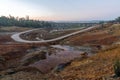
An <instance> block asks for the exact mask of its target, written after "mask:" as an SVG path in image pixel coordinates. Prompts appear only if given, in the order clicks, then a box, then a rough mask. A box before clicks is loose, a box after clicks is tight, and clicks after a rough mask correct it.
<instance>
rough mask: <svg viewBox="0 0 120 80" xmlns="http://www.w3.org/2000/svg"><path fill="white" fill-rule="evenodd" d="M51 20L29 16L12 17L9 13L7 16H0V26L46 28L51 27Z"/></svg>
mask: <svg viewBox="0 0 120 80" xmlns="http://www.w3.org/2000/svg"><path fill="white" fill-rule="evenodd" d="M51 23H52V22H47V21H40V20H32V19H29V16H26V18H24V17H22V18H19V17H14V16H11V15H9V17H6V16H1V17H0V26H19V27H34V28H46V27H51Z"/></svg>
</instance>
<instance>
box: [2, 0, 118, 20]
mask: <svg viewBox="0 0 120 80" xmlns="http://www.w3.org/2000/svg"><path fill="white" fill-rule="evenodd" d="M9 14H11V15H12V16H20V17H25V16H26V15H29V16H30V18H34V19H40V20H64V21H66V20H68V21H70V20H72V21H77V20H79V21H80V20H108V19H114V18H116V17H118V16H120V0H0V16H2V15H5V16H8V15H9Z"/></svg>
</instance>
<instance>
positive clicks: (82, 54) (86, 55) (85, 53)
mask: <svg viewBox="0 0 120 80" xmlns="http://www.w3.org/2000/svg"><path fill="white" fill-rule="evenodd" d="M80 55H81V58H86V57H88V53H87V52H84V53H81V54H80Z"/></svg>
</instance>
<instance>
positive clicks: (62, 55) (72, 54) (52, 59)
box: [29, 45, 92, 73]
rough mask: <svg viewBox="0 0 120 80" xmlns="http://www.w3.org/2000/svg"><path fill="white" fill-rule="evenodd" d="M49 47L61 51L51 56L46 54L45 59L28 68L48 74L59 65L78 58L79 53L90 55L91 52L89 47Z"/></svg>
mask: <svg viewBox="0 0 120 80" xmlns="http://www.w3.org/2000/svg"><path fill="white" fill-rule="evenodd" d="M51 47H53V48H56V49H61V50H58V51H57V52H55V53H53V54H51V55H48V54H49V53H48V54H47V55H46V57H47V58H46V59H44V60H40V61H37V62H35V63H33V64H30V65H29V66H30V67H35V68H37V69H39V70H40V71H41V72H42V73H48V72H50V71H51V70H52V69H54V68H55V67H56V66H58V65H59V64H65V63H68V62H70V61H71V60H74V59H75V58H78V57H79V58H80V57H81V53H83V52H87V53H88V54H91V50H92V49H91V48H90V47H78V46H75V47H72V46H67V45H63V46H61V45H52V46H51Z"/></svg>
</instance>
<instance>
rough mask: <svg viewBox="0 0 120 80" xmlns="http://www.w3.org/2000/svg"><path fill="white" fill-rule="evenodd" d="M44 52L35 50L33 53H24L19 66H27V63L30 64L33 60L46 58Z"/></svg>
mask: <svg viewBox="0 0 120 80" xmlns="http://www.w3.org/2000/svg"><path fill="white" fill-rule="evenodd" d="M46 53H47V52H45V51H37V52H33V53H28V54H27V55H25V56H24V57H23V58H22V60H21V66H27V65H29V64H32V63H34V62H37V61H39V60H43V59H46Z"/></svg>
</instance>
